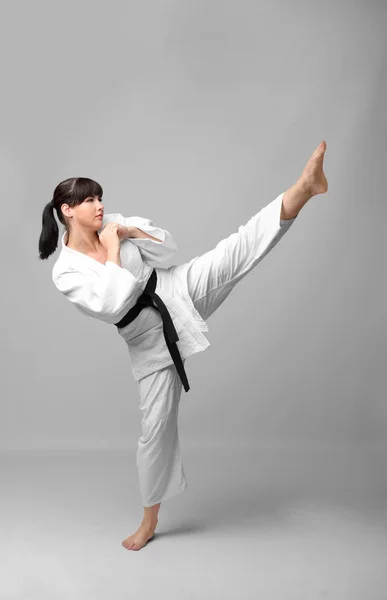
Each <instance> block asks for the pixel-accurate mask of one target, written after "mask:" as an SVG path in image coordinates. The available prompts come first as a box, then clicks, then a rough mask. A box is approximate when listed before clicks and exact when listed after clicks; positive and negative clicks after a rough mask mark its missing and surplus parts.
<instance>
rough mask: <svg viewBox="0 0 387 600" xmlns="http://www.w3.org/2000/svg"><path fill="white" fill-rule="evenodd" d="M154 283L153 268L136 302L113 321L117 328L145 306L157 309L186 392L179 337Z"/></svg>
mask: <svg viewBox="0 0 387 600" xmlns="http://www.w3.org/2000/svg"><path fill="white" fill-rule="evenodd" d="M156 284H157V273H156V270H155V269H153V271H152V274H151V276H150V277H149V280H148V282H147V284H146V286H145V289H144V291H143V293H142V294H141V296H140V297H139V298H138V300H137V302H136V304H135V305H134V306H133V307H132V308H131V309H130V310H128V312H127V313H126V315H124V316H123V317H122V319H121V321H119V322H118V323H115V325H116V327H118V328H122V327H125V325H127V324H128V323H131V322H132V321H133V320H134V319H135V318H136V317H137V315H139V314H140V312H141V311H142V309H143V308H145V306H151V307H152V308H154V309H155V310H157V311H158V312H159V313H160V315H161V318H162V320H163V331H164V338H165V341H166V343H167V346H168V350H169V353H170V355H171V357H172V360H173V362H174V363H175V366H176V369H177V372H178V374H179V377H180V379H181V382H182V384H183V386H184V390H185V391H186V392H188V390H189V389H190V387H189V384H188V379H187V375H186V373H185V370H184V365H183V361H182V360H181V356H180V352H179V349H178V347H177V344H176V342H177V340H178V339H179V336H178V335H177V331H176V329H175V326H174V324H173V321H172V319H171V315H170V314H169V312H168V309H167V307H166V306H165V304H164V302H163V301H162V300H161V298H160V296H159V295H158V294H156V292H155V289H156ZM153 300H154V301H155V303H156V305H157V306H154V304H152V301H153Z"/></svg>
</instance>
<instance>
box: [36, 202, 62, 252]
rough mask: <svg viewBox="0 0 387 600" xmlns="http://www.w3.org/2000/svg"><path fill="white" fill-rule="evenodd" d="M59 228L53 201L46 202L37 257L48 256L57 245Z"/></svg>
mask: <svg viewBox="0 0 387 600" xmlns="http://www.w3.org/2000/svg"><path fill="white" fill-rule="evenodd" d="M58 237H59V228H58V224H57V222H56V220H55V216H54V202H53V200H51V202H48V203H47V204H46V206H45V207H44V210H43V214H42V233H41V234H40V238H39V258H41V259H42V260H43V259H45V258H48V257H49V256H50V254H52V253H53V252H55V250H56V248H57V246H58Z"/></svg>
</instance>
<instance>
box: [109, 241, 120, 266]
mask: <svg viewBox="0 0 387 600" xmlns="http://www.w3.org/2000/svg"><path fill="white" fill-rule="evenodd" d="M107 260H110V261H111V262H114V263H116V265H118V266H119V267H122V264H121V257H120V247H119V246H118V247H114V248H108V251H107Z"/></svg>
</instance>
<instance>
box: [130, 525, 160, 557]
mask: <svg viewBox="0 0 387 600" xmlns="http://www.w3.org/2000/svg"><path fill="white" fill-rule="evenodd" d="M156 526H157V522H156V524H152V523H141V525H140V527H139V528H138V529H137V531H136V532H135V533H133V534H132V535H130V536H129V537H127V538H126V539H125V540H123V542H122V545H123V546H124V548H126V549H127V550H141V548H143V547H144V546H145V545H146V544H147V542H148V541H149V540H151V539H152V538H153V537H154V532H155V529H156Z"/></svg>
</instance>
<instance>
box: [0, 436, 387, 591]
mask: <svg viewBox="0 0 387 600" xmlns="http://www.w3.org/2000/svg"><path fill="white" fill-rule="evenodd" d="M182 451H183V457H184V464H185V471H186V475H187V480H188V486H189V487H188V488H187V490H186V491H185V492H184V493H183V494H180V495H179V496H176V497H175V498H172V499H170V500H167V501H166V502H165V503H164V504H162V506H161V509H160V514H159V525H158V529H157V534H156V536H155V538H154V540H152V541H151V542H149V543H148V544H147V546H146V547H145V548H143V549H142V550H140V551H138V552H133V551H128V550H126V549H125V548H123V546H122V545H121V541H122V539H124V538H125V537H127V536H128V535H129V534H130V533H132V532H133V531H134V530H135V529H136V528H137V526H138V524H139V522H140V520H141V518H142V509H141V503H140V498H139V492H138V488H137V479H136V469H135V459H134V450H133V449H132V450H129V451H126V452H124V453H121V454H118V453H102V452H101V453H95V454H82V455H79V456H76V455H59V454H53V455H51V456H42V455H38V454H33V453H31V452H29V453H28V454H24V455H23V454H19V455H12V456H11V455H8V456H4V455H3V456H2V458H1V469H2V492H1V500H2V510H1V516H0V519H1V554H0V563H1V571H2V574H1V584H0V597H1V599H2V600H13V599H17V600H35V599H36V600H45V599H46V598H47V600H48V599H49V600H56V599H63V600H88V599H90V600H91V599H93V600H99V599H101V600H102V599H103V600H106V599H107V598H113V599H114V600H124V599H125V600H127V599H128V598H141V599H143V600H146V599H148V598H149V599H151V598H152V599H154V598H155V594H156V597H157V598H168V599H169V600H171V599H175V598H176V599H179V600H181V599H187V598H195V599H196V598H197V599H199V598H209V599H215V598H219V599H221V598H222V599H228V598H230V599H231V598H232V599H233V600H234V599H235V598H236V597H237V598H243V599H246V600H247V599H250V598H254V599H257V598H262V599H264V600H292V599H293V598H294V599H297V600H313V599H319V600H320V599H321V598H330V599H335V600H346V599H348V600H357V599H359V600H360V599H361V600H365V598H369V599H370V600H386V599H387V575H386V560H387V525H386V519H387V505H386V499H387V494H386V488H387V486H386V466H385V465H386V464H387V463H386V458H387V449H383V448H380V449H377V448H374V449H372V448H370V447H364V448H359V447H358V448H332V447H313V448H312V447H295V446H288V447H279V446H259V445H257V446H256V447H254V448H251V447H244V446H243V445H236V444H235V445H228V446H227V447H221V446H216V447H211V446H204V445H201V446H200V447H197V446H190V445H188V444H184V445H183V447H182Z"/></svg>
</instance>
